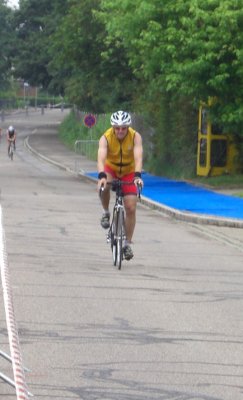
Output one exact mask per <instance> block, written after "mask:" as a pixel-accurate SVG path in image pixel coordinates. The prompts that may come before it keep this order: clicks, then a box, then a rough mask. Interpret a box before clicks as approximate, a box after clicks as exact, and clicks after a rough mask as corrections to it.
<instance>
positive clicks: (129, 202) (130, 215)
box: [124, 194, 137, 243]
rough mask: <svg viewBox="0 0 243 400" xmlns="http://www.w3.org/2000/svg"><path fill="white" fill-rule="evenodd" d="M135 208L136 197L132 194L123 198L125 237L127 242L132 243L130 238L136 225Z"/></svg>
mask: <svg viewBox="0 0 243 400" xmlns="http://www.w3.org/2000/svg"><path fill="white" fill-rule="evenodd" d="M136 206H137V196H136V195H134V194H129V195H125V196H124V207H125V211H126V220H125V228H126V237H127V242H128V243H131V242H132V237H133V233H134V229H135V224H136Z"/></svg>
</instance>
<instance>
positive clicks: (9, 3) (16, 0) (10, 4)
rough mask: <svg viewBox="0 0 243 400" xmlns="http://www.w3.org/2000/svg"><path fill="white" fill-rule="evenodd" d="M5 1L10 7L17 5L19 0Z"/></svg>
mask: <svg viewBox="0 0 243 400" xmlns="http://www.w3.org/2000/svg"><path fill="white" fill-rule="evenodd" d="M7 3H8V5H9V6H10V7H17V6H18V5H19V0H8V1H7Z"/></svg>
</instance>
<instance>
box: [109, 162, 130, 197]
mask: <svg viewBox="0 0 243 400" xmlns="http://www.w3.org/2000/svg"><path fill="white" fill-rule="evenodd" d="M105 172H107V173H108V174H110V175H111V176H112V178H114V179H120V180H121V181H122V182H129V183H130V185H128V184H127V185H122V193H123V196H126V195H127V194H134V195H137V187H136V185H135V183H134V182H133V180H134V172H130V174H127V175H123V176H121V177H119V176H117V175H116V173H115V172H114V171H113V169H111V167H109V166H108V165H105Z"/></svg>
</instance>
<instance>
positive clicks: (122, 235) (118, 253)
mask: <svg viewBox="0 0 243 400" xmlns="http://www.w3.org/2000/svg"><path fill="white" fill-rule="evenodd" d="M107 184H111V190H112V191H114V192H115V193H116V199H115V204H114V207H113V213H112V219H111V223H110V227H109V231H108V233H107V243H110V245H111V252H112V258H113V265H114V266H117V267H118V269H119V270H120V269H121V266H122V260H123V247H124V245H125V242H126V230H125V209H124V205H123V194H122V185H131V184H133V182H122V181H121V180H120V179H115V180H113V181H112V182H111V183H109V182H108V183H107ZM102 190H103V189H102V188H101V191H100V195H101V196H102ZM140 196H141V187H138V197H139V198H140Z"/></svg>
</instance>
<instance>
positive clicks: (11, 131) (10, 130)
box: [8, 125, 14, 133]
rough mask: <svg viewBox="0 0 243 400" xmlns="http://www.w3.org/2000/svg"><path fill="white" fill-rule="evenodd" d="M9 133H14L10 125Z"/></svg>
mask: <svg viewBox="0 0 243 400" xmlns="http://www.w3.org/2000/svg"><path fill="white" fill-rule="evenodd" d="M8 131H9V133H14V127H13V126H12V125H10V127H9V128H8Z"/></svg>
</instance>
